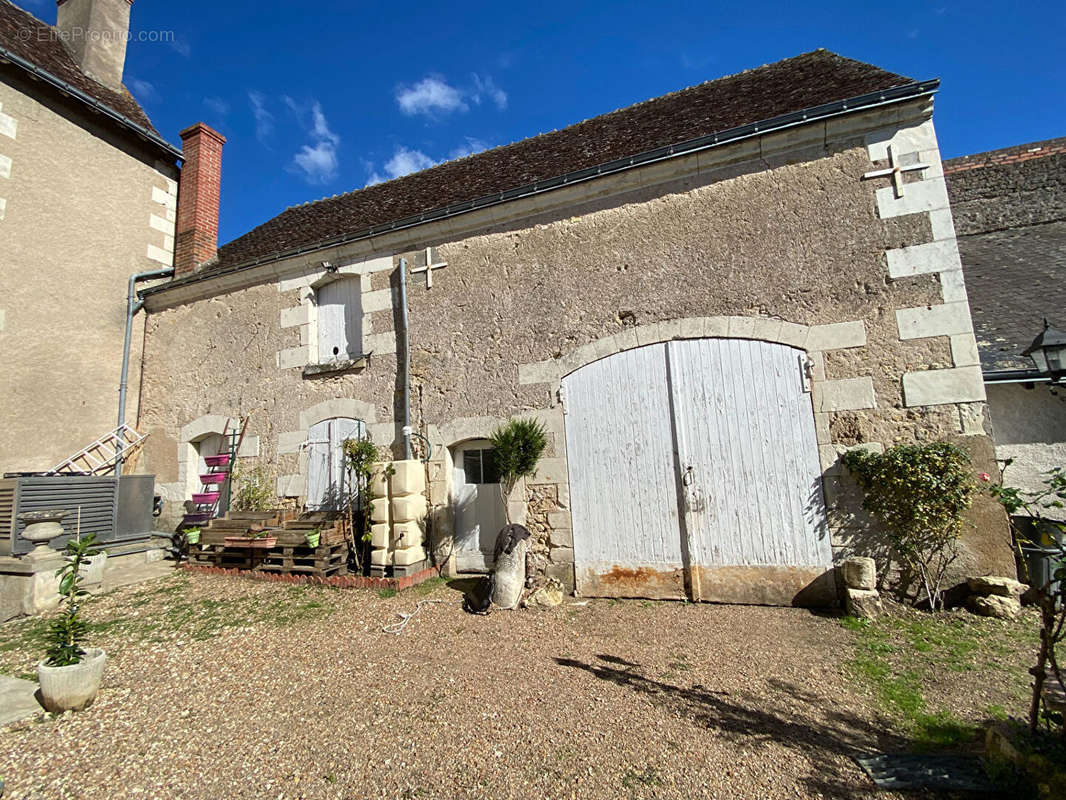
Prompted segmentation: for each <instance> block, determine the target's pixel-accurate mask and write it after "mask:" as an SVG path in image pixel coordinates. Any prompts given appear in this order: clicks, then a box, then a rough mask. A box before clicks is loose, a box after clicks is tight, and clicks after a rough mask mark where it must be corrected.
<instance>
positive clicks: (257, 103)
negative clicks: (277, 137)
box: [248, 92, 274, 144]
mask: <svg viewBox="0 0 1066 800" xmlns="http://www.w3.org/2000/svg"><path fill="white" fill-rule="evenodd" d="M248 102H249V103H251V104H252V115H253V116H254V117H255V138H256V139H258V140H259V141H260V142H261V143H262V144H266V140H267V139H269V138H270V135H271V134H272V133H274V115H273V114H271V113H270V111H269V110H267V107H266V98H264V97H263V95H262V93H261V92H248Z"/></svg>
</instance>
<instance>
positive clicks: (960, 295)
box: [940, 269, 968, 303]
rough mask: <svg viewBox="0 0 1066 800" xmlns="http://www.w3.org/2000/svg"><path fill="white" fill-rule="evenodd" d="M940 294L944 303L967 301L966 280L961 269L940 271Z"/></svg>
mask: <svg viewBox="0 0 1066 800" xmlns="http://www.w3.org/2000/svg"><path fill="white" fill-rule="evenodd" d="M940 296H941V297H943V298H944V302H945V303H961V302H964V301H967V302H968V295H967V294H966V280H965V279H964V278H963V274H962V270H961V269H957V270H948V271H947V272H941V273H940Z"/></svg>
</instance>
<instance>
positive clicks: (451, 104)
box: [396, 75, 469, 115]
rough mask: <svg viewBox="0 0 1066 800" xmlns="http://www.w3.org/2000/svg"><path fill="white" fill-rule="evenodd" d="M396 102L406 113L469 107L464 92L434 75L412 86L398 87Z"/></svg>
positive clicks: (437, 111)
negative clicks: (464, 98) (464, 99)
mask: <svg viewBox="0 0 1066 800" xmlns="http://www.w3.org/2000/svg"><path fill="white" fill-rule="evenodd" d="M396 102H397V103H398V104H399V105H400V110H401V111H402V112H403V113H404V114H429V115H432V114H436V113H444V114H448V113H451V112H452V111H466V110H467V108H468V107H469V106H467V104H466V103H465V102H464V101H463V93H462V92H460V91H459V90H458V89H456V88H455V87H454V86H449V85H448V84H447V83H445V82H444V81H443V80H442V79H441V78H437V77H434V76H432V75H431V76H429V77H427V78H423V79H422V80H420V81H419V82H418V83H416V84H413V85H411V86H400V87H398V88H397V89H396Z"/></svg>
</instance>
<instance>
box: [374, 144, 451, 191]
mask: <svg viewBox="0 0 1066 800" xmlns="http://www.w3.org/2000/svg"><path fill="white" fill-rule="evenodd" d="M438 163H439V162H437V161H434V160H433V159H432V158H430V157H429V156H427V155H426V154H425V153H423V152H422V151H421V150H412V149H410V148H408V147H403V146H402V145H401V146H399V147H397V148H396V151H395V152H394V153H393V154H392V158H390V159H389V160H388V161H386V162H385V174H384V175H381V174H380V173H378V172H377V170H375V169H374V165H373V164H369V165H368V167H369V169H370V178H369V179H368V180H367V182H366V185H367V186H372V185H373V184H375V183H384V182H385V181H391V180H395V179H396V178H402V177H403V176H404V175H410V174H411V173H412V172H420V171H421V170H424V169H429V168H430V167H433V166H436V165H437V164H438Z"/></svg>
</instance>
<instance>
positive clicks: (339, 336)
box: [317, 277, 363, 364]
mask: <svg viewBox="0 0 1066 800" xmlns="http://www.w3.org/2000/svg"><path fill="white" fill-rule="evenodd" d="M317 299H318V358H319V363H323V364H325V363H328V362H330V361H336V360H338V359H339V360H344V359H347V358H351V357H353V356H358V355H362V349H363V331H362V327H363V306H362V297H361V293H360V279H359V278H358V277H355V278H341V279H340V280H336V281H333V282H332V283H327V284H326V285H325V286H323V287H321V288H320V289H319V290H318V293H317Z"/></svg>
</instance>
